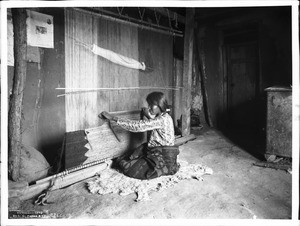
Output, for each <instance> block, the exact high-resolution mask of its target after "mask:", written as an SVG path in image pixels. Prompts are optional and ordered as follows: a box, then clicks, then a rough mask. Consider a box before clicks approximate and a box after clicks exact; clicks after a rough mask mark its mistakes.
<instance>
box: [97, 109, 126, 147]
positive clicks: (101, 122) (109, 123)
mask: <svg viewBox="0 0 300 226" xmlns="http://www.w3.org/2000/svg"><path fill="white" fill-rule="evenodd" d="M98 117H99V118H100V126H102V125H103V123H104V122H105V121H108V125H109V128H110V130H111V131H112V133H113V134H114V136H115V137H116V139H117V140H118V141H119V142H121V140H120V139H119V137H118V136H117V134H116V132H115V130H114V129H113V127H112V126H111V122H110V120H108V119H105V118H103V116H102V114H101V113H100V114H99V115H98Z"/></svg>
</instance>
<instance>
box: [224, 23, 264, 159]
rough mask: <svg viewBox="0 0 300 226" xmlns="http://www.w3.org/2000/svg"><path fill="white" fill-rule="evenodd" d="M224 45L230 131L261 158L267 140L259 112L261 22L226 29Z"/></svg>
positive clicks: (234, 138)
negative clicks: (259, 23) (263, 135)
mask: <svg viewBox="0 0 300 226" xmlns="http://www.w3.org/2000/svg"><path fill="white" fill-rule="evenodd" d="M223 44H224V45H223V47H224V48H223V50H224V63H225V64H224V75H225V77H224V90H225V93H224V95H225V97H224V98H225V99H224V102H225V108H226V111H225V114H226V133H227V135H228V137H229V138H230V139H231V140H233V141H234V142H235V143H237V144H238V145H240V146H242V147H243V148H245V149H246V150H248V151H249V152H251V153H252V154H254V155H256V157H260V155H261V153H262V152H263V150H264V139H263V137H262V136H261V135H262V134H261V133H260V132H261V127H262V125H261V119H260V115H259V114H260V112H261V110H260V106H261V105H260V100H259V99H260V98H259V92H260V70H259V68H260V66H259V38H258V24H256V23H251V24H248V25H246V26H245V24H244V25H243V26H234V27H230V28H226V29H223ZM249 141H250V142H249ZM258 155H259V156H258Z"/></svg>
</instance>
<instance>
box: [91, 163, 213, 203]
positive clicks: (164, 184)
mask: <svg viewBox="0 0 300 226" xmlns="http://www.w3.org/2000/svg"><path fill="white" fill-rule="evenodd" d="M178 163H179V164H180V168H179V171H178V172H177V173H176V174H174V175H170V176H161V177H158V178H155V179H151V180H139V179H134V178H130V177H127V176H125V175H124V174H122V173H120V172H118V171H116V170H115V169H112V168H107V169H105V170H104V171H102V172H101V173H100V174H99V176H98V177H97V178H96V179H95V180H93V181H90V182H88V189H89V191H90V192H91V193H93V194H100V195H105V194H109V193H118V194H119V195H122V196H124V195H128V194H131V193H137V199H136V200H135V201H145V200H150V197H149V192H150V191H161V190H164V189H167V188H168V187H171V186H174V184H177V183H178V182H179V181H181V180H186V179H197V180H203V178H202V176H203V175H205V174H208V175H211V174H212V173H213V171H212V169H211V168H209V167H206V166H203V165H201V164H188V163H187V162H184V161H178Z"/></svg>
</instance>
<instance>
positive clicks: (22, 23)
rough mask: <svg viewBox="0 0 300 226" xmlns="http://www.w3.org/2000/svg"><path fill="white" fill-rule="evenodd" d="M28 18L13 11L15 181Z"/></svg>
mask: <svg viewBox="0 0 300 226" xmlns="http://www.w3.org/2000/svg"><path fill="white" fill-rule="evenodd" d="M26 17H27V14H26V10H25V9H12V18H13V31H14V58H15V62H14V64H15V65H14V78H13V87H12V95H11V97H10V101H9V113H8V172H9V174H10V177H11V179H12V180H14V181H17V180H18V179H19V176H20V157H21V142H22V138H21V120H22V107H23V92H24V88H25V81H26V69H27V65H26V64H27V61H26V55H27V33H26Z"/></svg>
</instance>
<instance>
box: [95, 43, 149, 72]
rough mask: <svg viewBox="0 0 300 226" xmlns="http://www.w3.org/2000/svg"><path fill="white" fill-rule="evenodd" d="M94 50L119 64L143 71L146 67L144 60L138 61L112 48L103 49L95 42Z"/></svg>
mask: <svg viewBox="0 0 300 226" xmlns="http://www.w3.org/2000/svg"><path fill="white" fill-rule="evenodd" d="M92 52H93V53H94V54H96V55H99V56H101V57H103V58H105V59H107V60H109V61H111V62H113V63H115V64H119V65H122V66H125V67H128V68H133V69H140V70H143V71H144V70H145V69H146V65H145V63H144V62H138V61H136V60H134V59H131V58H128V57H126V56H122V55H120V54H117V53H115V52H113V51H111V50H107V49H103V48H101V47H99V46H97V45H95V44H93V48H92Z"/></svg>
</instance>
